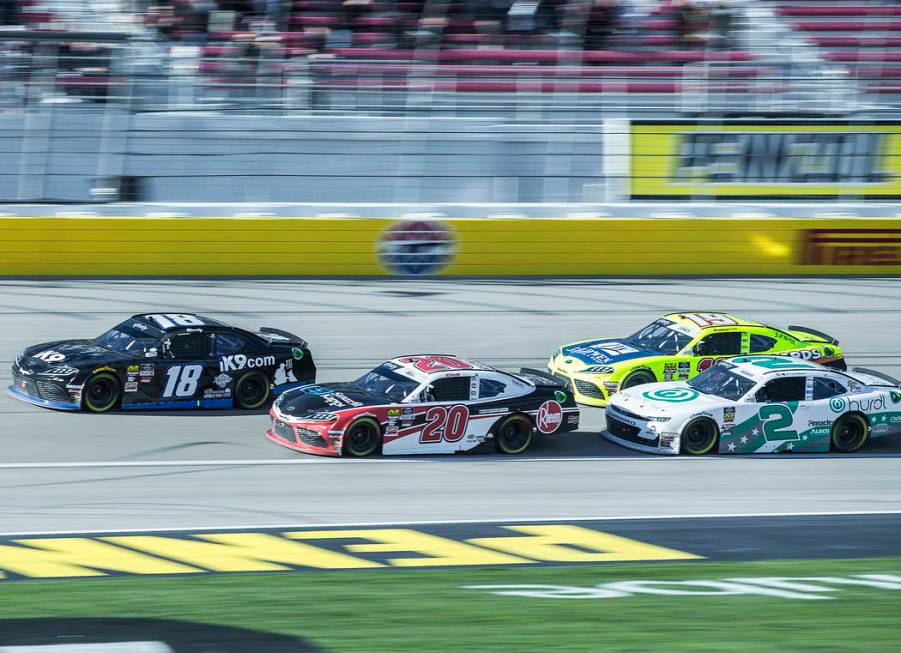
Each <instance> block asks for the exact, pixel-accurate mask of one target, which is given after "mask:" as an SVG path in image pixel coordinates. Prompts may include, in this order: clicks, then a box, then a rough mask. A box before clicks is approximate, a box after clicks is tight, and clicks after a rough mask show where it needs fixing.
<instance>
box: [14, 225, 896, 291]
mask: <svg viewBox="0 0 901 653" xmlns="http://www.w3.org/2000/svg"><path fill="white" fill-rule="evenodd" d="M390 274H443V275H485V276H495V275H497V276H507V275H513V276H515V275H663V276H667V275H823V274H879V275H887V274H889V275H897V274H901V220H899V219H897V218H880V219H865V218H860V219H853V220H848V219H815V218H812V219H794V218H776V219H746V220H740V219H717V218H693V219H656V220H654V219H641V218H606V219H572V218H567V219H553V218H551V219H520V218H510V219H504V218H497V219H486V218H473V219H448V220H445V221H398V220H391V219H379V218H369V219H367V218H360V219H352V218H351V219H340V218H140V217H130V218H97V217H71V218H70V217H57V218H43V217H34V218H21V217H20V218H0V275H2V276H25V277H33V276H97V277H105V276H292V275H301V276H305V275H311V276H318V275H340V276H352V275H367V276H368V275H390Z"/></svg>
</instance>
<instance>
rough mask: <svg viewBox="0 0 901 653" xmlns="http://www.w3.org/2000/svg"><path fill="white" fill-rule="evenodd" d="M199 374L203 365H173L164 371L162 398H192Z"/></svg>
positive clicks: (195, 390)
mask: <svg viewBox="0 0 901 653" xmlns="http://www.w3.org/2000/svg"><path fill="white" fill-rule="evenodd" d="M201 374H203V365H173V366H172V367H170V368H169V369H168V370H166V387H165V388H164V389H163V397H164V398H167V397H173V396H174V397H193V396H194V393H196V392H197V382H198V381H200V375H201Z"/></svg>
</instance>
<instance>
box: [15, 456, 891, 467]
mask: <svg viewBox="0 0 901 653" xmlns="http://www.w3.org/2000/svg"><path fill="white" fill-rule="evenodd" d="M841 457H844V456H841V455H835V454H823V455H817V454H810V455H803V456H799V455H796V456H792V457H791V458H792V459H794V460H798V459H800V458H804V459H816V460H834V459H837V458H841ZM879 457H880V458H894V457H896V456H894V455H892V454H888V455H882V456H879ZM755 458H756V459H758V460H767V459H770V460H774V459H777V458H778V459H780V460H788V459H789V458H788V457H787V456H785V455H776V456H756V457H755ZM454 460H455V462H457V463H476V464H492V463H491V461H489V460H479V459H476V458H473V459H469V460H460V459H454ZM711 460H732V461H736V462H737V461H741V460H745V461H747V460H749V457H748V456H685V457H678V456H651V455H648V456H552V457H546V458H519V459H516V460H504V461H503V463H497V461H495V463H494V464H504V465H511V464H522V463H556V462H566V463H577V462H612V461H615V462H618V463H642V462H643V463H667V464H670V465H675V464H680V463H686V464H695V463H704V462H710V461H711ZM448 462H449V461H448V458H447V456H436V457H432V456H429V457H420V458H373V459H370V460H357V459H349V458H300V459H279V458H272V459H269V458H265V459H256V460H236V459H229V460H119V461H114V460H113V461H109V460H108V461H84V462H68V461H66V462H32V463H0V469H89V468H103V467H112V468H115V467H250V466H259V465H395V464H405V465H414V464H434V463H444V464H447V463H448Z"/></svg>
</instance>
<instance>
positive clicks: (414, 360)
mask: <svg viewBox="0 0 901 653" xmlns="http://www.w3.org/2000/svg"><path fill="white" fill-rule="evenodd" d="M383 365H388V366H389V367H390V366H395V367H394V369H395V370H397V371H401V372H402V373H404V374H405V375H406V376H409V377H412V378H418V379H422V378H425V377H428V376H429V375H431V374H437V373H439V372H465V371H472V370H492V371H493V370H494V368H493V367H490V366H488V365H485V364H484V363H479V362H478V361H474V360H469V359H467V358H460V357H458V356H454V355H452V354H411V355H408V356H397V357H396V358H392V359H391V360H388V361H385V362H384V363H383Z"/></svg>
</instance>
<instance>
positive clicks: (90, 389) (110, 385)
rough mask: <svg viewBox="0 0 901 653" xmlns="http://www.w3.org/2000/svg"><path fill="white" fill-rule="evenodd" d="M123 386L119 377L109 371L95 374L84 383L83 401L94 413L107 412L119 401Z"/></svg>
mask: <svg viewBox="0 0 901 653" xmlns="http://www.w3.org/2000/svg"><path fill="white" fill-rule="evenodd" d="M121 395H122V386H121V384H120V383H119V379H117V378H116V376H115V375H114V374H110V373H109V372H101V373H100V374H95V375H94V376H92V377H91V378H90V379H88V380H87V381H86V382H85V384H84V389H83V390H82V391H81V401H82V404H83V405H84V407H85V409H86V410H88V411H90V412H92V413H105V412H108V411H110V410H112V409H113V408H114V407H115V406H116V404H118V403H119V400H120V399H121Z"/></svg>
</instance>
